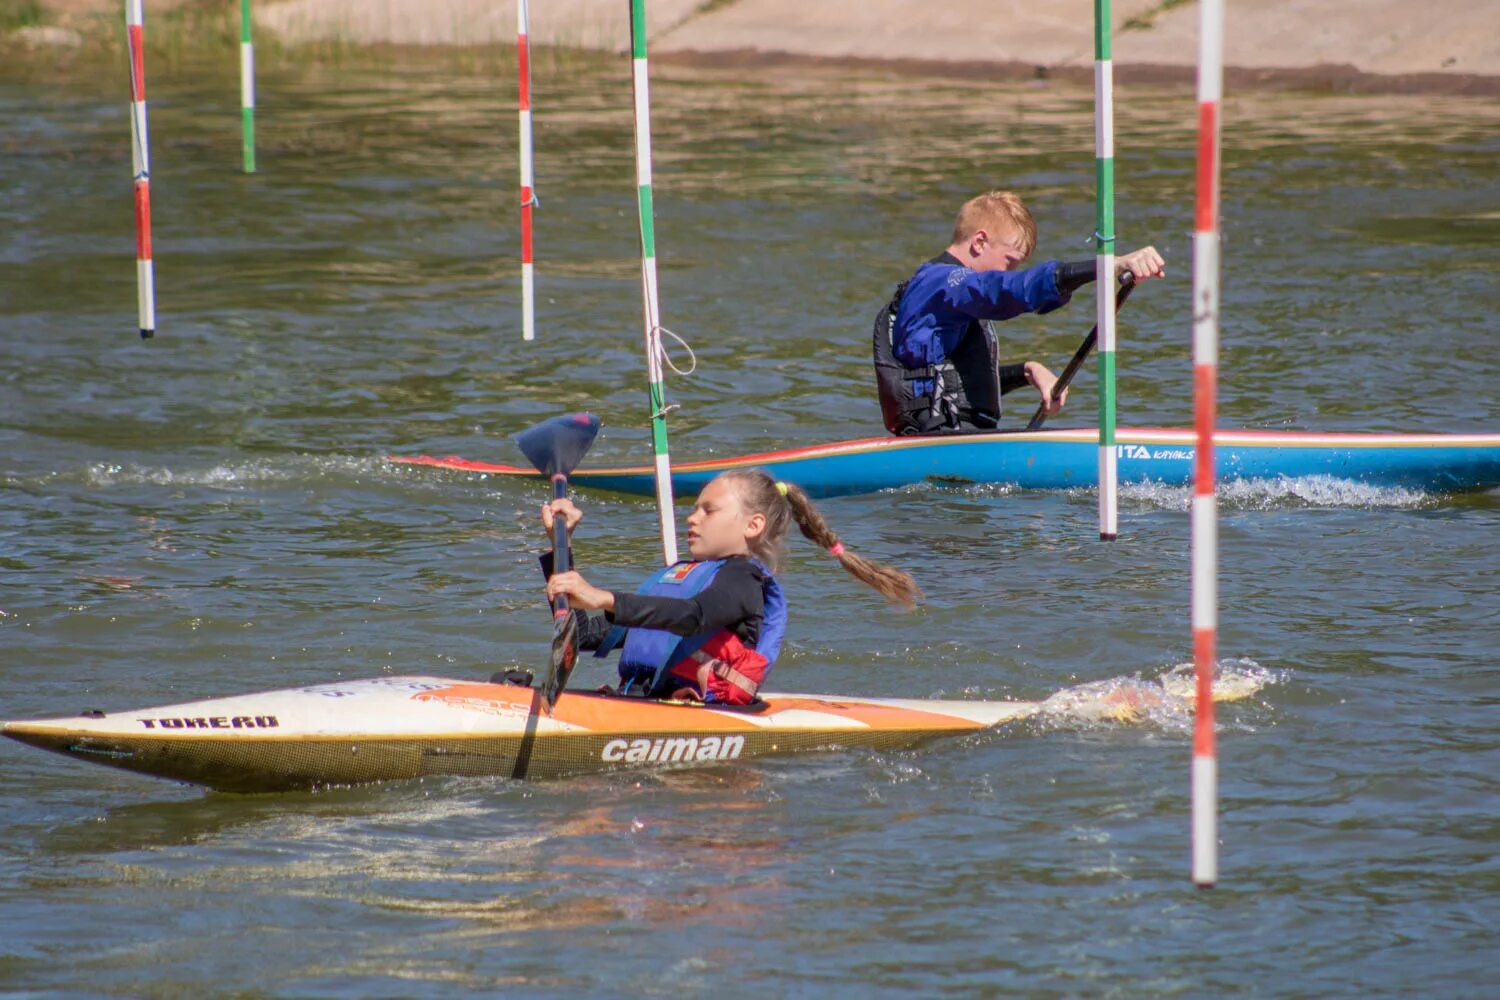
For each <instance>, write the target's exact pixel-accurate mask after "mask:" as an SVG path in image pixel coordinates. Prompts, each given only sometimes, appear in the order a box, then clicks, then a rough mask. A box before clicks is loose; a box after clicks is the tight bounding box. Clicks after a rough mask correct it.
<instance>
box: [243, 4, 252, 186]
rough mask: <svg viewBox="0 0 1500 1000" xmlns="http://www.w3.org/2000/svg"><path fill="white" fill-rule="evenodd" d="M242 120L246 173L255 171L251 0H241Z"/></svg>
mask: <svg viewBox="0 0 1500 1000" xmlns="http://www.w3.org/2000/svg"><path fill="white" fill-rule="evenodd" d="M240 121H241V124H242V130H241V131H242V132H243V134H244V142H243V145H244V147H245V173H247V174H253V173H255V46H254V45H253V44H252V43H251V41H250V0H240Z"/></svg>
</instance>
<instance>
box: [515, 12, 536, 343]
mask: <svg viewBox="0 0 1500 1000" xmlns="http://www.w3.org/2000/svg"><path fill="white" fill-rule="evenodd" d="M529 8H530V4H529V3H528V2H527V0H518V2H517V3H516V58H517V61H518V62H519V64H520V75H521V84H520V94H521V100H520V107H521V339H522V340H535V339H536V272H535V270H534V265H533V262H532V256H531V210H532V209H533V208H535V207H536V192H535V191H533V190H532V186H531V185H532V155H531V39H530V38H529V37H528V36H529V34H530V30H531V11H530V9H529Z"/></svg>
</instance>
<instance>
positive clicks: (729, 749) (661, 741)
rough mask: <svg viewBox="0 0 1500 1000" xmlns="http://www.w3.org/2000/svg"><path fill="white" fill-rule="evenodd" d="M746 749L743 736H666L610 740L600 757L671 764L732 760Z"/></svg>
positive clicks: (607, 761)
mask: <svg viewBox="0 0 1500 1000" xmlns="http://www.w3.org/2000/svg"><path fill="white" fill-rule="evenodd" d="M744 749H745V737H743V736H701V737H700V736H669V737H665V738H658V739H654V740H648V739H637V740H624V739H620V740H610V741H609V742H608V743H606V744H604V749H603V750H602V751H600V753H599V759H600V760H602V761H604V762H605V763H608V764H619V763H625V764H642V763H657V764H670V763H673V762H675V761H700V760H734V759H735V758H736V757H738V756H739V755H740V752H741V751H742V750H744Z"/></svg>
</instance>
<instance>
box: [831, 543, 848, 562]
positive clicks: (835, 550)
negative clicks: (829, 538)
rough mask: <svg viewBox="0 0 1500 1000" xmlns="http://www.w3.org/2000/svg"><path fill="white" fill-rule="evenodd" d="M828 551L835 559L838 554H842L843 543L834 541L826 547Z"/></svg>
mask: <svg viewBox="0 0 1500 1000" xmlns="http://www.w3.org/2000/svg"><path fill="white" fill-rule="evenodd" d="M828 552H829V554H830V555H832V556H833V557H834V558H835V559H837V558H838V557H839V556H841V555H843V554H844V543H843V542H834V543H833V544H832V545H830V546H829V547H828Z"/></svg>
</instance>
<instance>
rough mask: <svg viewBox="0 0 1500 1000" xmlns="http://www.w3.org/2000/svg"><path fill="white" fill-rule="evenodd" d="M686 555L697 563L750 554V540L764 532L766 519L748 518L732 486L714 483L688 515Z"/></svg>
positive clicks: (705, 488)
mask: <svg viewBox="0 0 1500 1000" xmlns="http://www.w3.org/2000/svg"><path fill="white" fill-rule="evenodd" d="M687 526H688V536H687V537H688V553H689V554H690V555H691V556H692V557H693V558H694V559H696V560H697V561H699V562H703V561H705V560H708V559H726V558H728V557H729V556H743V555H749V554H750V540H751V539H753V538H756V537H758V536H759V535H761V534H763V533H764V532H765V530H766V516H765V515H764V514H761V513H754V514H748V513H746V512H745V508H744V507H743V506H742V505H741V503H740V494H739V491H738V490H736V489H735V488H734V484H733V483H732V482H728V481H726V480H723V479H715V480H714V481H713V482H711V483H709V484H708V485H707V486H705V487H704V488H703V492H702V493H700V494H698V502H697V503H696V504H694V505H693V512H692V513H691V514H689V515H688V519H687Z"/></svg>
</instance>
